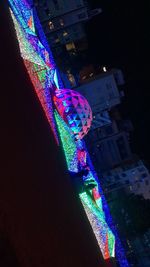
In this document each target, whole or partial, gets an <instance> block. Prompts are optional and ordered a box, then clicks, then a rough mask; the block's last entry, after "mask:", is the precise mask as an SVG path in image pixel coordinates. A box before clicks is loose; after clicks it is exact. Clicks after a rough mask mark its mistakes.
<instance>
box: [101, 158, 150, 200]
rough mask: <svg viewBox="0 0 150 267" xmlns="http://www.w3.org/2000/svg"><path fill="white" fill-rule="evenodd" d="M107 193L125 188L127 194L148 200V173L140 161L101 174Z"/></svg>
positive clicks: (149, 188) (149, 186) (149, 192)
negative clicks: (140, 196)
mask: <svg viewBox="0 0 150 267" xmlns="http://www.w3.org/2000/svg"><path fill="white" fill-rule="evenodd" d="M103 176H104V181H105V187H106V188H107V192H108V191H113V190H117V189H119V188H120V187H122V186H123V187H125V188H126V192H127V193H134V194H136V195H142V196H143V197H144V198H145V199H150V173H149V170H148V169H147V168H146V166H145V165H144V163H143V161H142V160H139V161H137V162H135V163H132V164H129V165H125V166H123V167H121V166H120V167H118V168H114V169H112V170H110V171H106V172H104V173H103Z"/></svg>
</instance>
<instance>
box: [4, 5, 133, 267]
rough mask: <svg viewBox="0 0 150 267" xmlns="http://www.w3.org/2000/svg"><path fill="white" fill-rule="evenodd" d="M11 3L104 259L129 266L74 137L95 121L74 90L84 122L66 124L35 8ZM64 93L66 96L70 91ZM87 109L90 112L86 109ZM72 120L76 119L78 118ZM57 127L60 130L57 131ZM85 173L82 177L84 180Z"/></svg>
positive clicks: (28, 66) (29, 68) (58, 84)
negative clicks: (81, 184)
mask: <svg viewBox="0 0 150 267" xmlns="http://www.w3.org/2000/svg"><path fill="white" fill-rule="evenodd" d="M8 1H9V4H10V10H11V16H12V19H13V22H14V26H15V30H16V35H17V39H18V43H19V47H20V53H21V56H22V58H23V60H24V64H25V66H26V69H27V71H28V74H29V76H30V79H31V81H32V83H33V86H34V89H35V92H36V94H37V96H38V98H39V100H40V102H41V105H42V107H43V109H44V111H45V114H46V117H47V119H48V121H49V123H50V126H51V128H52V130H53V133H54V135H55V139H56V140H57V142H58V143H59V139H60V141H61V143H62V147H63V151H64V154H65V158H66V162H67V167H68V170H69V171H70V172H72V173H76V174H77V175H78V176H80V178H82V181H83V188H82V192H79V197H80V199H81V202H82V204H83V207H84V210H85V212H86V214H87V217H88V219H89V222H90V224H91V227H92V229H93V232H94V234H95V236H96V239H97V241H98V245H99V247H100V250H101V252H102V255H103V257H104V259H108V258H110V257H115V255H117V259H118V262H119V264H120V267H128V266H129V265H128V262H127V260H126V257H125V254H124V250H123V248H122V246H121V244H120V240H119V238H118V235H117V231H116V228H115V226H114V224H113V222H112V218H111V215H110V213H109V209H108V205H107V203H106V200H105V197H104V195H103V191H102V189H101V187H100V184H99V181H98V178H97V175H96V173H95V171H94V168H93V165H92V163H91V161H90V157H89V154H88V152H87V150H86V147H85V145H84V143H83V141H81V140H79V139H80V138H79V139H78V138H75V136H74V134H73V132H74V131H73V130H75V131H76V134H77V135H79V133H80V132H81V133H82V134H81V137H83V136H84V134H85V133H87V131H88V130H89V127H90V124H91V120H92V115H91V111H90V107H89V106H88V104H87V103H85V102H86V101H85V100H83V99H80V97H78V96H77V93H76V92H74V93H73V91H70V90H69V91H70V94H71V96H72V95H73V94H74V95H73V98H74V96H76V100H77V101H74V103H75V102H83V103H80V104H81V105H80V106H78V105H77V106H78V108H79V110H78V111H79V112H77V113H80V114H82V115H83V116H81V118H80V119H81V120H79V121H80V125H77V124H76V125H75V129H73V128H72V126H71V125H72V124H71V123H72V120H71V119H70V121H69V119H68V122H69V123H68V125H67V123H66V122H67V121H65V119H66V118H65V117H64V116H63V114H61V113H62V112H61V111H62V110H60V109H61V108H63V112H64V111H65V112H66V110H69V109H70V106H69V105H68V103H66V102H65V101H66V96H65V99H64V103H63V107H61V108H60V103H59V108H58V106H57V103H56V102H57V101H56V99H54V95H55V96H56V94H55V93H56V88H57V89H62V90H63V84H62V82H61V79H60V76H59V72H58V71H57V68H56V64H55V62H54V59H53V56H52V53H51V50H50V48H49V45H48V43H47V41H46V38H45V35H44V33H43V30H42V27H41V24H40V22H39V19H38V16H37V12H36V9H35V7H34V6H33V1H32V0H8ZM65 90H66V89H65ZM57 92H60V90H57ZM65 93H66V95H67V92H65ZM81 98H82V97H81ZM53 100H54V102H53ZM80 100H83V101H80ZM69 101H70V100H69ZM69 104H70V102H69ZM85 104H86V105H85ZM75 105H76V103H75ZM75 105H74V104H73V108H74V113H76V110H75V108H76V107H75ZM54 106H56V108H57V111H56V110H55V109H54ZM85 106H86V110H88V111H85V110H84V107H85ZM65 109H66V110H65ZM58 112H59V113H58ZM86 112H87V113H86ZM66 113H67V112H66ZM72 119H73V120H74V119H75V118H72ZM75 120H76V119H75ZM81 121H82V123H81ZM56 125H57V130H58V131H57V130H56ZM77 126H79V127H77ZM83 126H84V128H83ZM79 128H80V129H79ZM76 139H78V140H76ZM82 171H83V174H82V177H81V172H82Z"/></svg>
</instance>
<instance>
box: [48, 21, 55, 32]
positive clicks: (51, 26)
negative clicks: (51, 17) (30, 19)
mask: <svg viewBox="0 0 150 267" xmlns="http://www.w3.org/2000/svg"><path fill="white" fill-rule="evenodd" d="M48 26H49V28H50V30H53V29H54V24H53V22H52V21H49V23H48Z"/></svg>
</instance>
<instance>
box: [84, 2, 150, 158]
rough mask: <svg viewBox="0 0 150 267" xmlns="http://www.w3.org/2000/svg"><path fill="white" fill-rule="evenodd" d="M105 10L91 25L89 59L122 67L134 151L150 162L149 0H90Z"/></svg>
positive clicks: (123, 107) (124, 112) (124, 108)
mask: <svg viewBox="0 0 150 267" xmlns="http://www.w3.org/2000/svg"><path fill="white" fill-rule="evenodd" d="M89 2H90V3H91V6H92V7H93V8H96V7H101V8H102V10H103V13H102V14H100V15H98V16H96V17H94V18H93V19H92V20H91V21H89V22H88V25H87V33H88V41H89V61H90V62H91V63H92V62H94V63H96V64H99V65H106V66H107V67H108V68H111V67H114V68H121V69H122V71H123V73H124V77H125V82H126V84H125V87H124V91H125V98H124V100H123V103H122V105H121V112H122V115H123V117H124V118H129V119H131V120H132V122H133V125H134V134H133V136H132V139H131V141H132V150H133V152H136V153H137V154H139V155H140V156H141V157H142V158H144V159H147V160H148V161H149V163H150V154H149V150H150V145H149V143H150V142H149V136H150V126H149V124H150V119H149V118H150V83H149V71H150V61H149V50H150V35H149V24H150V21H149V20H150V19H149V13H150V4H149V1H142V2H141V1H129V0H126V1H119V0H110V1H108V0H91V1H90V0H89Z"/></svg>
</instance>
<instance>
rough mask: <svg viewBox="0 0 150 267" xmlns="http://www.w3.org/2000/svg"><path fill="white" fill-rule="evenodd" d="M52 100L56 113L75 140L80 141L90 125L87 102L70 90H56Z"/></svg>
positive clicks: (90, 116)
mask: <svg viewBox="0 0 150 267" xmlns="http://www.w3.org/2000/svg"><path fill="white" fill-rule="evenodd" d="M53 100H54V103H55V106H56V108H57V111H58V112H59V114H60V116H61V117H62V118H63V119H64V121H65V122H66V123H67V125H68V126H69V127H70V129H71V131H72V133H73V134H74V136H75V139H82V138H83V137H84V136H85V135H86V134H87V132H88V131H89V129H90V126H91V123H92V111H91V108H90V105H89V103H88V102H87V100H86V99H85V98H84V97H83V96H82V95H81V94H79V93H78V92H76V91H74V90H70V89H57V90H56V91H55V94H54V96H53Z"/></svg>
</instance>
